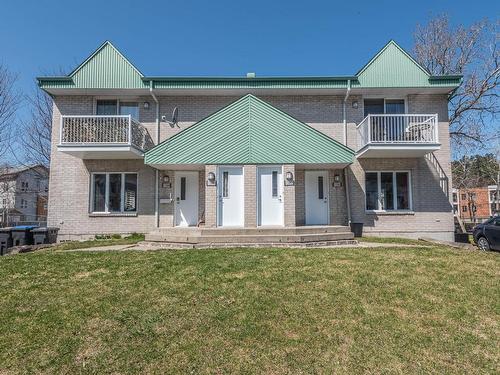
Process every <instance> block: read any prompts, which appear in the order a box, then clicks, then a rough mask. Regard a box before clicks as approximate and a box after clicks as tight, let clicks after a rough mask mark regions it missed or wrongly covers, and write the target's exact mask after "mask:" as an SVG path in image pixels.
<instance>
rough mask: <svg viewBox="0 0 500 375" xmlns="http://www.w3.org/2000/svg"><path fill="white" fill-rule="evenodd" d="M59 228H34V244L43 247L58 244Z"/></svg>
mask: <svg viewBox="0 0 500 375" xmlns="http://www.w3.org/2000/svg"><path fill="white" fill-rule="evenodd" d="M58 231H59V228H54V227H48V228H34V229H32V230H31V233H33V243H34V244H35V245H42V244H48V243H56V242H57V232H58Z"/></svg>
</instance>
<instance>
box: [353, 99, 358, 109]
mask: <svg viewBox="0 0 500 375" xmlns="http://www.w3.org/2000/svg"><path fill="white" fill-rule="evenodd" d="M352 108H354V109H358V101H357V100H355V101H353V102H352Z"/></svg>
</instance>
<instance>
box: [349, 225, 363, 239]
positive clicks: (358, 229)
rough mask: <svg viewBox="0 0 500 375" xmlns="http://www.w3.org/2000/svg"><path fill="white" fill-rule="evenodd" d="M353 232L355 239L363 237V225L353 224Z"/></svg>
mask: <svg viewBox="0 0 500 375" xmlns="http://www.w3.org/2000/svg"><path fill="white" fill-rule="evenodd" d="M351 232H352V233H354V237H362V236H363V223H351Z"/></svg>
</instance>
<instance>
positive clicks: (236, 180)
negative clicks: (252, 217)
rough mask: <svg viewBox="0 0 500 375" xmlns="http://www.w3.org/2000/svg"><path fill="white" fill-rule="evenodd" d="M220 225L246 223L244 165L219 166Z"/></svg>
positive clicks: (232, 225) (231, 225)
mask: <svg viewBox="0 0 500 375" xmlns="http://www.w3.org/2000/svg"><path fill="white" fill-rule="evenodd" d="M218 195H219V225H220V226H230V227H242V226H243V225H244V211H245V209H244V187H243V168H242V167H220V168H219V184H218Z"/></svg>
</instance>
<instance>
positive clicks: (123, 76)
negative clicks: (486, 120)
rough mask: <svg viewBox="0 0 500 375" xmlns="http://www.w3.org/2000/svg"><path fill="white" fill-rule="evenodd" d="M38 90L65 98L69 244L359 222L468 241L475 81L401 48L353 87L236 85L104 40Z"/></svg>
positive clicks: (57, 130) (54, 161) (62, 135)
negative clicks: (470, 91) (462, 123)
mask: <svg viewBox="0 0 500 375" xmlns="http://www.w3.org/2000/svg"><path fill="white" fill-rule="evenodd" d="M167 63H168V62H167ZM38 81H39V85H40V86H41V88H42V89H44V90H45V91H46V92H48V93H49V94H50V95H51V96H52V97H53V98H54V117H53V131H52V145H53V147H52V157H51V170H50V195H49V225H51V226H57V227H60V232H59V235H60V238H61V239H67V238H83V237H89V236H92V235H95V234H100V233H130V232H151V231H155V230H156V229H157V228H162V230H163V231H164V232H165V231H166V232H168V230H169V229H165V228H174V227H177V226H180V227H182V226H197V225H199V226H201V227H204V228H219V227H222V228H257V227H258V228H289V227H295V226H305V225H347V224H349V222H355V223H364V232H365V234H367V235H380V236H405V237H418V236H426V237H434V238H439V239H445V240H452V239H453V231H454V228H453V212H452V205H451V202H450V186H451V184H450V181H449V178H450V176H451V172H450V141H449V122H448V95H449V94H450V92H452V91H453V90H455V89H456V88H457V87H458V86H459V85H460V82H461V77H460V76H432V75H430V74H429V73H428V72H427V71H426V70H425V69H424V68H423V67H421V66H420V65H419V64H418V63H417V62H416V61H415V60H414V59H413V58H412V57H411V56H410V55H409V54H408V53H407V52H405V51H404V50H403V49H401V48H400V47H399V46H398V45H397V44H396V43H395V42H393V41H391V42H389V43H388V44H387V45H386V46H385V47H384V48H383V49H382V50H381V51H380V52H379V53H377V54H376V55H375V56H374V57H373V58H372V59H371V60H369V61H368V63H367V64H366V65H365V66H364V67H362V68H361V70H360V71H359V72H358V73H357V74H355V75H352V76H339V77H256V76H255V74H253V73H249V74H248V75H247V76H246V77H236V78H230V77H148V76H145V75H143V74H142V73H141V72H140V71H139V70H138V69H137V68H136V67H134V65H132V64H131V63H130V62H129V61H128V60H127V59H126V58H125V57H124V56H123V55H122V54H121V53H120V52H119V51H118V50H117V49H116V48H115V47H114V46H113V45H112V44H111V43H110V42H105V43H104V44H103V45H101V46H100V47H99V48H98V49H97V50H96V51H95V52H94V53H93V54H92V55H91V56H90V57H89V58H87V59H86V60H85V61H84V62H83V63H82V64H81V65H80V66H78V67H77V68H76V69H75V70H74V71H73V72H71V73H70V74H69V75H68V76H62V77H39V78H38ZM174 109H177V110H174ZM173 112H175V113H174V115H173V116H172V115H171V114H172V113H173ZM310 229H311V231H312V230H313V229H314V228H310ZM227 233H229V232H227ZM235 233H242V232H237V231H236V232H235Z"/></svg>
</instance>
